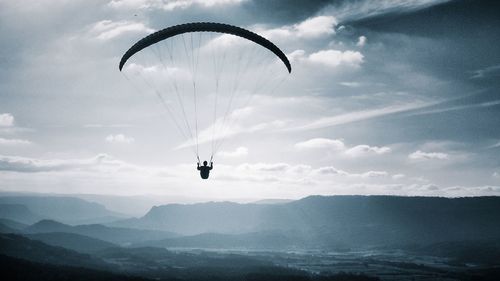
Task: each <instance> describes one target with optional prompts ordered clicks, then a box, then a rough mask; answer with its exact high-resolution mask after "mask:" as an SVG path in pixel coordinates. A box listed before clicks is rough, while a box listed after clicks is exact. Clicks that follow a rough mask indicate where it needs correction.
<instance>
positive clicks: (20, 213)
mask: <svg viewBox="0 0 500 281" xmlns="http://www.w3.org/2000/svg"><path fill="white" fill-rule="evenodd" d="M0 202H1V201H0ZM0 218H1V219H8V220H12V221H16V222H20V223H25V224H32V223H34V222H37V221H39V220H41V219H42V218H43V217H41V216H39V215H37V214H35V213H33V212H32V211H31V210H30V209H29V208H28V207H26V206H25V205H22V204H15V203H0Z"/></svg>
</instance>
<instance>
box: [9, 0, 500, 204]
mask: <svg viewBox="0 0 500 281" xmlns="http://www.w3.org/2000/svg"><path fill="white" fill-rule="evenodd" d="M42 2H43V3H42ZM294 2H300V4H295V5H291V4H289V1H258V0H210V1H197V0H172V1H167V0H111V1H97V0H90V1H89V0H85V1H83V0H72V1H65V0H53V1H34V0H28V1H14V0H12V1H9V0H7V1H1V2H0V38H1V39H0V40H1V42H2V48H0V190H2V191H31V192H56V193H99V194H120V195H129V194H161V195H167V196H173V197H179V196H180V197H192V198H203V199H214V200H222V199H227V198H231V199H234V198H236V199H237V198H241V199H248V198H255V199H259V198H271V197H272V198H299V197H303V196H307V195H311V194H324V195H330V194H397V195H424V196H431V195H437V196H478V195H500V176H499V174H500V130H499V129H498V124H500V95H499V94H500V93H499V92H498V91H499V89H500V87H499V86H500V79H499V78H500V52H498V47H497V46H499V45H500V32H499V31H500V18H499V17H498V14H500V4H498V2H497V1H483V0H478V1H460V0H457V1H445V0H443V1H429V0H406V1H403V0H399V1H370V0H360V1H330V2H328V1H294ZM193 21H216V22H225V23H229V24H233V25H238V26H242V27H244V28H248V29H251V30H253V31H255V32H258V33H259V34H261V35H263V36H265V37H266V38H268V39H270V40H271V41H273V42H274V43H276V45H278V46H279V47H280V48H281V49H282V50H283V51H284V52H285V53H286V54H287V56H288V57H289V59H290V61H291V63H292V68H293V71H292V73H291V74H290V76H289V77H288V79H287V80H285V82H283V83H282V84H281V85H280V87H279V88H278V89H277V90H276V93H274V94H273V95H269V94H267V93H266V92H265V91H264V92H261V93H259V94H258V95H256V96H255V97H253V98H252V101H251V102H250V103H249V104H247V105H246V106H245V107H241V108H235V110H234V111H232V112H231V114H230V115H229V118H230V121H231V124H232V126H231V127H230V128H228V129H227V131H226V136H228V137H229V138H228V140H226V141H225V142H224V145H223V146H221V149H220V150H219V151H218V152H217V154H216V155H215V169H214V170H213V172H212V174H211V178H210V179H209V180H208V181H202V180H201V179H200V178H199V175H198V174H197V171H196V170H195V167H196V159H195V157H193V153H192V151H191V149H192V145H193V142H190V141H189V140H186V139H183V138H182V137H180V136H179V134H178V133H177V130H176V128H175V124H173V123H172V122H170V120H169V118H168V116H166V115H165V112H164V110H162V106H161V103H160V101H159V100H158V99H157V98H156V97H155V96H154V95H148V94H147V93H138V91H137V90H136V89H133V87H131V84H130V83H128V81H127V79H125V77H124V76H123V75H122V74H121V73H120V72H119V71H118V67H117V66H118V62H119V59H120V57H121V55H122V54H123V52H124V51H125V50H127V49H128V48H129V47H130V46H131V44H133V43H134V42H136V41H137V40H138V39H140V38H142V37H144V36H145V35H147V34H149V33H151V32H154V31H156V30H159V29H162V28H164V27H167V26H170V25H174V24H180V23H186V22H193ZM223 39H224V38H223ZM228 42H229V43H230V42H231V41H224V42H222V43H228ZM222 121H223V120H218V122H222ZM216 125H217V124H216ZM211 126H213V124H206V126H202V127H201V128H200V135H201V137H202V138H203V137H204V136H207V137H208V136H210V132H211V131H212V129H213V127H211ZM201 141H202V142H203V139H202V140H201ZM207 142H208V141H207ZM202 157H203V158H207V157H209V155H207V154H204V155H202ZM202 160H204V159H202Z"/></svg>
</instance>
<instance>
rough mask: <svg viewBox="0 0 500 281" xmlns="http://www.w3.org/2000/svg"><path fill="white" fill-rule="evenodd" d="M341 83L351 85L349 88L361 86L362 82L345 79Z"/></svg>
mask: <svg viewBox="0 0 500 281" xmlns="http://www.w3.org/2000/svg"><path fill="white" fill-rule="evenodd" d="M339 84H340V85H342V86H346V87H349V88H356V87H359V86H361V83H359V82H348V81H344V82H340V83H339Z"/></svg>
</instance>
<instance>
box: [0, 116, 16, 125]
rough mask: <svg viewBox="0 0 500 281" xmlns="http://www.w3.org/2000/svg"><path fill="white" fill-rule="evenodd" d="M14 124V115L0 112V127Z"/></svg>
mask: <svg viewBox="0 0 500 281" xmlns="http://www.w3.org/2000/svg"><path fill="white" fill-rule="evenodd" d="M12 126H14V116H12V114H10V113H2V114H0V127H12Z"/></svg>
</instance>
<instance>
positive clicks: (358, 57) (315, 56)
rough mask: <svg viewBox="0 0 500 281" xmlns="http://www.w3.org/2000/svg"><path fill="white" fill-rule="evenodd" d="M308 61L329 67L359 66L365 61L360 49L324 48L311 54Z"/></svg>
mask: <svg viewBox="0 0 500 281" xmlns="http://www.w3.org/2000/svg"><path fill="white" fill-rule="evenodd" d="M307 61H309V62H312V63H315V64H321V65H325V66H328V67H338V66H350V67H359V66H360V65H361V64H362V63H363V55H362V54H361V53H360V52H358V51H338V50H322V51H318V52H316V53H312V54H310V55H309V56H308V58H307Z"/></svg>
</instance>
